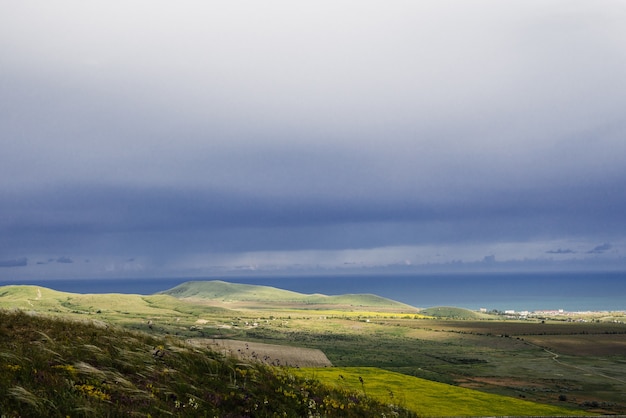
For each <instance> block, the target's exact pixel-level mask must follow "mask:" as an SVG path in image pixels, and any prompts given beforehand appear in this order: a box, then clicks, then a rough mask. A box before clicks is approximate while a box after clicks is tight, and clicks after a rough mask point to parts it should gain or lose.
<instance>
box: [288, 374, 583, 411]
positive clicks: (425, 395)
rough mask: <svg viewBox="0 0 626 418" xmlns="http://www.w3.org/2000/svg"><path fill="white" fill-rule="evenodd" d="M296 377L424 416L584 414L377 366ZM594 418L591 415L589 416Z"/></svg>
mask: <svg viewBox="0 0 626 418" xmlns="http://www.w3.org/2000/svg"><path fill="white" fill-rule="evenodd" d="M294 372H295V373H296V374H298V375H301V376H304V377H309V378H313V379H319V380H321V381H322V382H323V383H326V384H329V385H334V386H335V387H337V388H341V389H343V390H354V391H360V392H361V393H362V394H363V396H367V397H371V398H374V399H378V400H380V401H381V402H386V403H390V404H396V405H400V406H402V407H405V408H408V409H411V410H412V411H415V412H416V413H418V414H419V415H420V416H505V415H508V416H511V415H515V416H572V415H586V414H587V413H585V412H584V411H580V410H572V409H569V408H562V407H558V406H552V405H544V404H538V403H534V402H528V401H524V400H521V399H516V398H511V397H506V396H499V395H493V394H487V393H483V392H478V391H475V390H471V389H465V388H461V387H457V386H452V385H446V384H443V383H437V382H432V381H429V380H425V379H419V378H416V377H411V376H407V375H404V374H400V373H394V372H390V371H386V370H382V369H378V368H374V367H334V368H304V369H298V370H296V371H294ZM588 415H591V414H588Z"/></svg>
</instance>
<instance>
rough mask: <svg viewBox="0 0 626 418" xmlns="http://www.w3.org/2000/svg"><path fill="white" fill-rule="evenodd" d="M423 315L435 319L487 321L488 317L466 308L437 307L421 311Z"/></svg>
mask: <svg viewBox="0 0 626 418" xmlns="http://www.w3.org/2000/svg"><path fill="white" fill-rule="evenodd" d="M420 313H421V314H423V315H428V316H432V317H435V318H452V319H485V317H486V315H484V314H481V313H479V312H474V311H470V310H469V309H464V308H455V307H452V306H435V307H432V308H426V309H422V310H420Z"/></svg>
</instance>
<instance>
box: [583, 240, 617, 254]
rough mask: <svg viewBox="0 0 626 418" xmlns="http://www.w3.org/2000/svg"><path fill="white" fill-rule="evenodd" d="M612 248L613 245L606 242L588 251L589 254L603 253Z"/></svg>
mask: <svg viewBox="0 0 626 418" xmlns="http://www.w3.org/2000/svg"><path fill="white" fill-rule="evenodd" d="M611 248H613V246H612V245H611V244H609V243H606V242H605V243H604V244H601V245H597V246H595V247H594V248H593V249H591V250H589V251H587V254H603V253H605V252H607V251H608V250H610V249H611Z"/></svg>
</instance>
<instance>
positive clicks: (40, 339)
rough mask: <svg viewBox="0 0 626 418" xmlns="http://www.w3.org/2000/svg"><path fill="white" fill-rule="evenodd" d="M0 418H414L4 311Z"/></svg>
mask: <svg viewBox="0 0 626 418" xmlns="http://www.w3.org/2000/svg"><path fill="white" fill-rule="evenodd" d="M0 393H2V394H3V395H2V396H0V411H1V413H2V416H3V417H19V416H46V417H66V416H72V417H87V416H88V417H105V416H106V417H121V416H168V415H173V416H220V417H240V416H259V417H271V416H286V417H302V416H309V415H310V414H311V415H317V414H321V415H324V416H342V417H344V416H353V417H362V416H373V415H375V416H384V415H387V416H400V417H409V416H414V414H413V413H411V412H408V411H406V410H404V409H402V408H399V407H398V406H395V405H394V406H390V405H385V404H383V403H381V402H378V401H376V400H374V399H372V398H368V397H365V396H363V395H362V394H359V393H358V392H357V391H349V390H341V389H333V388H330V387H327V386H324V385H322V384H321V383H320V382H319V381H317V380H312V379H306V378H302V377H297V376H295V375H293V374H290V373H289V370H288V369H283V368H273V367H268V366H264V365H261V364H259V363H246V362H242V361H241V360H235V359H234V358H229V357H224V356H222V355H220V354H219V353H217V352H215V351H211V350H207V349H202V348H200V347H198V346H189V345H186V344H184V343H182V342H180V341H178V340H175V339H165V338H157V337H152V336H149V335H147V334H144V333H136V332H135V333H133V332H128V331H124V330H122V329H118V328H115V327H110V326H104V325H103V324H99V323H97V322H88V321H82V322H76V321H67V320H61V319H52V318H50V317H45V316H40V315H32V314H31V315H29V314H26V313H23V312H21V311H15V312H8V311H3V310H0Z"/></svg>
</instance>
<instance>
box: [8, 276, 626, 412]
mask: <svg viewBox="0 0 626 418" xmlns="http://www.w3.org/2000/svg"><path fill="white" fill-rule="evenodd" d="M239 286H244V287H239ZM211 292H213V293H211ZM218 292H221V293H219V295H218ZM307 300H308V301H309V302H310V303H308V302H307ZM320 300H321V301H323V303H322V302H319V303H318V302H315V303H313V302H311V301H320ZM328 301H329V299H328V297H325V296H323V295H299V294H294V292H286V291H282V290H280V289H274V288H264V287H255V286H252V287H245V285H228V286H225V285H224V282H214V283H213V282H211V283H190V284H187V285H186V286H184V287H182V288H178V289H172V291H170V292H167V294H159V295H150V296H145V295H79V294H71V293H63V292H56V291H53V290H49V289H45V288H41V287H34V286H6V287H2V288H0V308H5V309H9V310H15V309H18V310H21V311H24V312H31V311H32V312H38V313H41V314H45V315H49V316H54V317H61V318H70V319H73V320H78V321H82V322H85V321H86V322H87V323H96V324H101V325H102V324H105V325H106V324H109V325H119V326H123V327H124V328H125V329H127V330H132V331H139V332H141V333H146V334H149V335H152V336H155V337H159V338H160V337H163V336H165V337H167V338H174V339H177V340H179V341H188V340H189V341H191V340H193V341H194V344H197V346H199V347H208V346H209V345H210V344H213V343H216V342H218V343H219V341H222V340H223V341H226V340H229V341H230V340H240V341H242V342H246V341H247V342H250V343H253V342H255V343H263V344H273V347H274V348H273V349H272V350H274V351H273V352H280V351H281V350H280V349H278V348H276V346H279V347H284V352H285V353H287V352H289V351H293V353H291V354H292V355H291V357H289V356H287V357H289V358H291V359H293V355H295V354H294V353H295V351H294V350H293V349H291V347H302V348H309V349H315V350H321V351H322V352H323V353H324V354H325V356H326V357H327V359H328V360H329V361H330V362H331V363H332V365H333V366H335V368H332V369H329V370H339V368H365V369H362V370H370V369H369V368H372V367H374V368H378V369H383V370H386V371H387V372H394V373H397V374H398V375H399V376H405V377H406V378H407V379H408V378H414V377H417V378H421V379H424V380H423V381H428V382H430V383H437V382H438V383H445V384H447V385H452V387H454V388H455V389H462V388H466V389H473V390H474V392H472V393H476V394H477V395H476V399H480V397H481V396H486V395H500V396H501V395H504V396H506V397H507V398H506V399H508V400H510V401H511V402H512V401H513V400H515V401H532V402H535V403H539V404H542V405H547V406H549V407H558V408H565V409H568V408H569V409H571V410H575V409H578V410H579V411H587V412H590V413H597V414H625V413H626V395H625V394H626V381H625V379H624V378H623V377H622V376H626V325H625V324H624V321H623V319H624V316H623V314H622V313H611V314H608V315H607V314H604V315H603V316H597V315H596V316H590V317H585V318H568V319H569V320H570V321H571V322H567V321H564V320H562V319H561V318H555V319H551V318H543V319H541V320H527V321H517V320H507V319H505V318H504V317H501V316H496V315H486V314H478V313H475V312H471V311H467V310H463V309H458V308H450V307H441V308H432V309H429V310H425V311H418V310H417V309H415V308H412V307H406V305H403V304H394V303H393V302H392V301H391V302H390V301H389V300H387V299H384V298H377V297H373V296H372V295H346V296H344V297H333V298H332V299H331V302H328ZM557 319H559V320H557ZM579 320H580V322H579ZM583 320H584V321H586V322H582V321H583ZM240 347H241V346H240ZM232 354H233V355H235V356H237V355H239V354H242V353H239V354H238V353H237V351H236V350H235V351H234V352H233V353H232ZM240 360H241V361H245V362H249V361H254V360H255V358H254V356H247V357H246V356H244V355H240ZM345 370H346V373H344V376H346V375H347V374H348V371H347V370H348V369H345ZM362 373H365V372H362ZM378 374H380V375H381V376H387V377H386V378H385V379H387V378H388V379H391V378H392V376H395V375H392V374H389V375H385V374H384V373H382V372H378ZM319 376H323V373H322V372H320V374H319ZM330 381H332V378H331V380H330ZM373 381H374V379H368V380H367V381H366V386H365V389H367V387H368V386H367V385H368V383H367V382H373ZM407 382H408V381H407ZM412 382H413V383H415V381H412ZM370 384H371V385H372V386H373V383H370ZM357 386H358V385H357ZM446 387H448V386H446ZM356 389H358V390H361V389H363V388H362V387H357V388H356ZM391 390H392V391H393V392H394V393H401V392H402V391H400V390H398V389H391ZM446 393H447V392H446ZM478 394H480V396H478ZM405 398H406V395H405ZM454 399H456V398H454V397H451V396H445V397H443V398H436V397H435V398H428V400H427V403H428V404H429V405H428V407H429V408H433V409H432V410H436V409H437V408H438V407H440V405H438V404H440V403H445V407H451V408H459V409H458V410H459V411H466V409H462V408H461V407H460V406H455V405H454V402H455V401H454ZM494 399H495V398H494ZM498 399H500V398H498ZM425 402H426V401H425ZM498 402H499V401H498ZM498 402H496V401H495V400H494V402H493V403H492V405H493V406H494V408H495V406H496V405H501V403H500V404H498ZM423 404H424V402H422V406H424V405H423ZM511 405H513V403H512V404H511ZM463 408H465V407H463ZM472 408H474V407H472ZM419 411H422V412H420V413H425V412H423V411H424V410H423V409H422V410H419ZM419 411H418V412H419ZM501 411H502V410H501V409H494V411H493V412H492V413H489V414H487V415H499V414H500V413H501ZM511 411H513V410H511ZM515 411H517V410H515ZM576 413H577V414H579V413H581V412H576ZM464 414H465V413H464ZM484 414H485V413H484V411H482V410H480V409H478V407H477V406H476V410H475V411H474V412H468V413H467V415H484ZM511 414H518V413H517V412H511ZM535 415H550V413H540V412H537V413H536V414H535Z"/></svg>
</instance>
